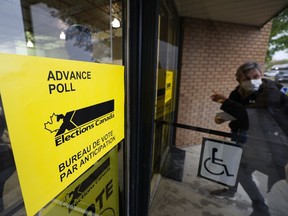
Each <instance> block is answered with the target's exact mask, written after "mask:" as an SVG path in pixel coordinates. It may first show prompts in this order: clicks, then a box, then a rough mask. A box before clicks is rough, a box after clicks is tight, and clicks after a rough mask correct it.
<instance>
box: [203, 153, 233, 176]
mask: <svg viewBox="0 0 288 216" xmlns="http://www.w3.org/2000/svg"><path fill="white" fill-rule="evenodd" d="M217 151H218V149H217V148H212V158H211V157H209V158H207V159H206V160H205V161H204V167H205V169H206V170H207V171H208V172H209V173H211V174H213V175H223V174H224V173H226V175H227V176H234V175H233V174H230V173H229V172H228V169H227V166H226V165H225V164H224V163H223V160H222V159H219V158H216V152H217ZM207 164H209V165H212V167H215V166H214V165H216V166H220V167H221V168H222V169H220V170H219V169H217V168H216V170H217V171H211V170H209V168H208V166H207ZM223 168H224V170H223Z"/></svg>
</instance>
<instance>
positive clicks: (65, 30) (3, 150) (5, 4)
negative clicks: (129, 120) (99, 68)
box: [0, 0, 122, 215]
mask: <svg viewBox="0 0 288 216" xmlns="http://www.w3.org/2000/svg"><path fill="white" fill-rule="evenodd" d="M111 6H112V8H111ZM111 17H115V18H117V19H118V20H121V17H122V3H121V1H113V3H112V2H111V1H110V0H95V1H81V2H80V1H77V2H73V1H72V2H71V1H69V0H51V1H50V0H49V1H47V0H36V1H28V0H9V1H6V0H0V52H1V53H10V54H18V55H30V56H40V57H49V58H60V59H71V60H79V61H88V62H100V63H113V64H122V28H121V27H120V28H117V29H114V28H112V26H111V20H112V19H111ZM0 112H1V113H0V172H1V173H0V212H1V213H0V215H2V213H3V214H4V215H6V213H7V214H8V215H11V214H12V213H11V212H14V213H15V211H17V213H15V215H26V212H25V208H24V207H23V205H24V204H23V199H22V195H21V189H20V185H19V182H18V177H17V170H16V169H15V164H14V159H13V152H12V148H11V144H10V140H9V134H8V130H7V127H6V121H5V116H4V112H3V109H2V104H1V111H0ZM23 145H27V143H23ZM12 146H13V143H12ZM27 175H30V173H29V174H27ZM31 178H32V174H31ZM11 206H12V207H11ZM14 213H13V215H14Z"/></svg>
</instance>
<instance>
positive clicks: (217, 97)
mask: <svg viewBox="0 0 288 216" xmlns="http://www.w3.org/2000/svg"><path fill="white" fill-rule="evenodd" d="M212 91H213V95H211V97H210V98H211V100H212V101H214V102H217V103H224V101H226V100H227V97H225V96H224V95H222V94H219V93H217V92H216V91H214V90H212Z"/></svg>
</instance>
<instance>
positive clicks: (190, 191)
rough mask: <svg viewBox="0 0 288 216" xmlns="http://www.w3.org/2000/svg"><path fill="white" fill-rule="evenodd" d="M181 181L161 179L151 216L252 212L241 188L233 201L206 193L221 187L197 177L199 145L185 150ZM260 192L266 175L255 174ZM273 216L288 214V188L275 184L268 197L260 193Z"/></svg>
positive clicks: (242, 214)
mask: <svg viewBox="0 0 288 216" xmlns="http://www.w3.org/2000/svg"><path fill="white" fill-rule="evenodd" d="M183 150H185V152H186V154H185V160H184V161H185V162H184V168H183V177H182V181H176V180H173V179H170V178H166V177H162V178H161V180H160V183H159V187H158V190H157V192H156V195H155V196H154V200H153V202H152V205H151V208H150V214H149V215H150V216H176V215H177V216H198V215H199V216H248V215H250V213H251V212H252V208H251V206H250V199H249V198H248V196H247V195H246V193H245V191H244V190H243V188H242V187H241V186H239V188H238V193H237V195H236V200H235V201H230V200H226V199H218V198H214V197H213V196H211V195H210V194H209V193H210V191H212V190H215V189H219V188H222V186H221V185H219V184H216V183H214V182H212V181H208V180H205V179H202V178H199V177H197V171H198V162H199V157H200V151H201V145H194V146H191V147H187V148H185V149H183ZM253 177H254V178H255V180H256V182H257V185H258V187H259V188H260V190H261V191H262V192H263V191H267V187H266V185H267V176H265V175H263V174H261V173H259V172H255V173H254V175H253ZM263 195H264V196H265V199H266V202H267V204H268V205H269V208H270V213H271V214H272V215H273V216H285V215H287V212H288V185H287V183H286V182H285V181H281V182H278V183H277V184H276V185H274V187H273V188H272V190H271V192H270V193H269V194H267V193H263Z"/></svg>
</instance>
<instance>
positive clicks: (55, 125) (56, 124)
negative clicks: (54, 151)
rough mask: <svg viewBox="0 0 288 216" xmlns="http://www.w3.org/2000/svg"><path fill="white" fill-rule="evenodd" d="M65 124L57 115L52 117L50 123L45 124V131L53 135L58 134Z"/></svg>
mask: <svg viewBox="0 0 288 216" xmlns="http://www.w3.org/2000/svg"><path fill="white" fill-rule="evenodd" d="M62 123H63V119H58V115H56V114H55V113H53V114H52V116H50V121H48V122H46V123H44V126H45V129H46V130H48V131H50V132H51V133H53V132H57V131H58V130H59V128H60V126H61V125H62Z"/></svg>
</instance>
